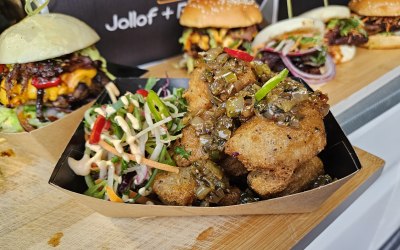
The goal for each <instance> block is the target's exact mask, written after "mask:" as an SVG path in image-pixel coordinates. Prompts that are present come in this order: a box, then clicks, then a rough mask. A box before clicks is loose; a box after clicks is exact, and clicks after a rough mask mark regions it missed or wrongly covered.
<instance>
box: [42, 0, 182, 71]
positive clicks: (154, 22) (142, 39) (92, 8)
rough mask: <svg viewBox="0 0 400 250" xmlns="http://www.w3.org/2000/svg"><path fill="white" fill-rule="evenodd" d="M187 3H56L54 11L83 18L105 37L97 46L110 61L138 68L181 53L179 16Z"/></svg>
mask: <svg viewBox="0 0 400 250" xmlns="http://www.w3.org/2000/svg"><path fill="white" fill-rule="evenodd" d="M185 5H186V1H176V2H173V3H164V4H159V3H158V2H157V0H134V1H133V0H113V1H109V0H68V1H63V0H52V1H50V4H49V10H50V12H56V13H64V14H68V15H71V16H74V17H77V18H79V19H81V20H82V21H84V22H86V23H87V24H88V25H89V26H91V27H92V28H93V29H94V30H96V32H97V33H98V34H99V36H100V37H101V40H100V41H99V42H98V43H97V44H96V47H97V48H98V49H99V50H100V52H101V54H102V55H103V56H104V57H105V58H106V59H107V60H108V61H110V62H114V63H119V64H124V65H130V66H135V65H138V64H143V63H147V62H151V61H154V60H159V59H163V58H166V57H170V56H173V55H177V54H179V53H181V45H180V44H179V43H178V39H179V37H180V36H181V35H182V27H181V26H180V25H179V17H180V13H181V11H182V9H183V8H184V7H185Z"/></svg>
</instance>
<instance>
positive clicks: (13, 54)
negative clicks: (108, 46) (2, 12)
mask: <svg viewBox="0 0 400 250" xmlns="http://www.w3.org/2000/svg"><path fill="white" fill-rule="evenodd" d="M99 39H100V37H99V36H98V35H97V33H96V32H95V31H94V30H93V29H92V28H90V27H89V26H88V25H87V24H85V23H84V22H82V21H80V20H78V19H76V18H74V17H71V16H67V15H63V14H55V13H52V14H43V15H34V16H30V17H26V18H24V19H23V20H22V21H20V22H19V23H17V24H15V25H13V26H11V27H9V28H8V29H7V30H5V31H4V32H3V33H2V34H1V35H0V64H14V63H28V62H35V61H41V60H45V59H51V58H55V57H59V56H63V55H66V54H69V53H72V52H75V51H77V50H80V49H84V48H86V47H88V46H90V45H92V44H94V43H96V42H97V41H98V40H99Z"/></svg>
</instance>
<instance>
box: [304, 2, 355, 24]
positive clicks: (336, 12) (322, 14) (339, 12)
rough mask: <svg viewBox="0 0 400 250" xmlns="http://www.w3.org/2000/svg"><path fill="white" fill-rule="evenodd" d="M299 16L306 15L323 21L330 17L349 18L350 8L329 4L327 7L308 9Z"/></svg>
mask: <svg viewBox="0 0 400 250" xmlns="http://www.w3.org/2000/svg"><path fill="white" fill-rule="evenodd" d="M300 17H308V18H315V19H319V20H321V21H323V22H328V21H329V20H331V19H334V18H337V19H345V18H350V9H349V8H348V7H347V6H342V5H329V6H327V7H319V8H315V9H312V10H310V11H307V12H304V13H303V14H301V15H300Z"/></svg>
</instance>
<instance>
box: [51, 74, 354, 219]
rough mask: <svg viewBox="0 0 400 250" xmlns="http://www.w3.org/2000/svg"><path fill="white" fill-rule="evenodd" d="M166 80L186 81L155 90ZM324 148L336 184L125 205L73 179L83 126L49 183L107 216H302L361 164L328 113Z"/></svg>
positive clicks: (136, 81) (129, 87) (131, 83)
mask: <svg viewBox="0 0 400 250" xmlns="http://www.w3.org/2000/svg"><path fill="white" fill-rule="evenodd" d="M146 81H147V79H143V78H120V79H117V81H116V84H117V86H118V87H119V89H120V90H121V93H124V92H125V91H131V92H135V91H136V89H138V88H143V86H144V85H145V83H146ZM166 81H169V87H170V88H173V87H187V83H188V79H160V81H159V82H158V84H157V85H156V87H155V89H157V88H160V87H161V86H163V85H164V84H165V83H166ZM97 102H98V103H100V104H103V103H107V102H109V99H108V96H107V95H106V93H103V94H102V95H101V96H100V97H99V98H98V100H97ZM324 123H325V128H326V133H327V146H326V147H325V149H324V150H323V151H322V152H321V153H320V154H319V156H320V158H321V159H322V161H323V163H324V168H325V171H326V173H328V174H329V175H331V176H332V177H334V178H337V180H336V181H334V182H332V183H330V184H328V185H325V186H323V187H319V188H316V189H312V190H309V191H304V192H301V193H297V194H293V195H288V196H284V197H279V198H274V199H269V200H263V201H258V202H254V203H248V204H240V205H234V206H222V207H191V206H183V207H181V206H167V205H142V204H126V203H116V202H110V201H105V200H101V199H97V198H93V197H89V196H86V195H83V192H84V191H85V190H86V189H87V187H86V184H85V181H84V178H83V177H82V176H77V175H75V173H74V172H73V171H72V170H71V169H70V167H69V166H68V163H67V158H68V157H73V158H75V159H80V158H81V157H82V156H83V152H84V144H85V141H84V131H83V124H82V123H81V124H80V126H79V127H78V128H77V130H76V131H75V134H74V135H73V136H72V138H71V140H70V142H69V143H68V145H67V147H66V148H65V151H64V152H63V154H62V156H61V158H60V159H59V161H58V163H57V164H56V166H55V168H54V171H53V173H52V175H51V177H50V180H49V183H50V184H51V185H53V186H54V187H56V188H58V189H60V190H62V191H64V192H66V193H68V194H70V195H71V196H72V197H74V198H75V199H76V200H77V201H78V202H80V203H82V204H84V205H86V206H88V207H90V208H92V209H93V210H95V211H97V212H99V213H101V214H103V215H106V216H110V217H144V216H197V215H246V214H286V213H306V212H311V211H314V210H316V209H317V208H319V207H320V205H321V204H322V203H323V202H324V201H325V200H326V199H327V198H328V197H329V196H331V195H332V194H333V193H334V192H335V191H336V190H337V189H338V188H339V187H341V186H342V185H343V184H344V183H345V182H346V181H348V180H349V179H350V178H351V177H352V176H354V175H355V174H356V173H357V172H358V171H359V170H360V169H361V164H360V162H359V159H358V157H357V155H356V153H355V152H354V149H353V147H352V145H351V144H350V142H349V141H348V139H347V137H346V136H345V134H344V133H343V131H342V129H341V128H340V126H339V124H338V123H337V121H336V120H335V118H334V117H333V115H332V114H331V113H330V112H329V114H328V115H327V116H326V117H325V119H324Z"/></svg>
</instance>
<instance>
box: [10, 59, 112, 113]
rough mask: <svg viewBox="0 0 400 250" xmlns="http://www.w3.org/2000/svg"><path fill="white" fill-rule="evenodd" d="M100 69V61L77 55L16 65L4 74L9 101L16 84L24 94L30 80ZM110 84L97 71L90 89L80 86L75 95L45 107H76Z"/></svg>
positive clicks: (104, 76)
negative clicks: (79, 70)
mask: <svg viewBox="0 0 400 250" xmlns="http://www.w3.org/2000/svg"><path fill="white" fill-rule="evenodd" d="M100 67H101V62H100V61H92V60H91V59H90V58H89V57H87V56H82V55H79V54H76V53H73V54H69V55H66V56H63V57H60V58H57V59H49V60H44V61H40V62H32V63H24V64H14V65H13V67H12V68H11V69H9V70H8V72H6V73H5V74H4V77H5V90H6V94H7V97H8V98H9V99H11V98H12V93H11V89H12V88H13V86H14V84H20V85H21V87H22V88H21V93H24V91H25V90H26V88H27V86H28V81H29V79H31V78H33V77H36V78H44V79H51V78H53V77H58V76H60V75H61V74H63V73H70V72H73V71H75V70H77V69H100ZM108 82H109V79H108V77H107V76H106V75H105V74H104V73H103V72H102V71H101V70H97V75H96V76H95V78H94V79H93V84H92V85H91V86H90V88H89V87H88V86H86V85H84V84H79V85H78V87H77V88H76V90H75V91H74V93H72V94H70V95H68V96H59V98H58V100H57V101H54V102H52V103H51V104H49V103H46V104H45V105H46V106H53V107H58V108H68V107H71V106H74V103H77V102H82V101H84V100H85V99H86V98H87V97H89V96H90V95H93V96H96V95H98V94H99V93H100V92H101V89H102V86H104V85H105V84H107V83H108ZM39 101H40V100H39Z"/></svg>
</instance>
